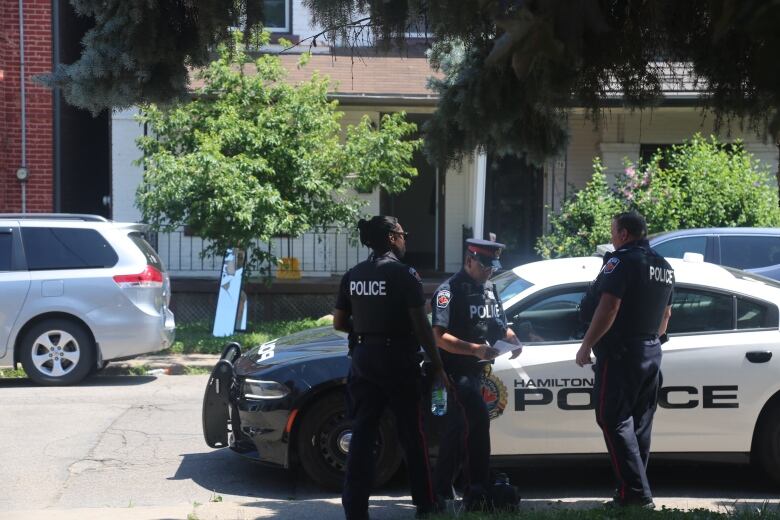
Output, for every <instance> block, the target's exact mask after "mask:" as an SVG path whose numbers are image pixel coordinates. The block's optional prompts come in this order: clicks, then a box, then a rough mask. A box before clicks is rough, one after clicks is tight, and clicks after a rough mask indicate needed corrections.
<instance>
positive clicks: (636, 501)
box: [604, 497, 655, 509]
mask: <svg viewBox="0 0 780 520" xmlns="http://www.w3.org/2000/svg"><path fill="white" fill-rule="evenodd" d="M604 507H605V508H607V509H619V508H623V507H638V508H641V509H655V502H653V499H652V498H646V497H636V498H626V499H623V500H621V499H620V498H618V497H615V498H613V499H612V500H609V501H607V502H604Z"/></svg>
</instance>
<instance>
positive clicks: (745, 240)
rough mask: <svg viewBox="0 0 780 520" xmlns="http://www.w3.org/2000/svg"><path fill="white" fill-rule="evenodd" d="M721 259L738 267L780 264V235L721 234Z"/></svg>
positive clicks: (746, 267) (725, 263)
mask: <svg viewBox="0 0 780 520" xmlns="http://www.w3.org/2000/svg"><path fill="white" fill-rule="evenodd" d="M720 261H721V263H722V264H723V265H728V266H731V267H736V268H737V269H753V268H756V267H766V266H769V265H775V264H780V237H770V236H745V235H743V236H721V237H720Z"/></svg>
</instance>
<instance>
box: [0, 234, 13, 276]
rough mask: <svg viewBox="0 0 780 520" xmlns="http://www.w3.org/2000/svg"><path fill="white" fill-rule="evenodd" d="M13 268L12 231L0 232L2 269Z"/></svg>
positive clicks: (0, 262)
mask: <svg viewBox="0 0 780 520" xmlns="http://www.w3.org/2000/svg"><path fill="white" fill-rule="evenodd" d="M10 270H11V233H0V271H10Z"/></svg>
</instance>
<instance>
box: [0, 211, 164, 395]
mask: <svg viewBox="0 0 780 520" xmlns="http://www.w3.org/2000/svg"><path fill="white" fill-rule="evenodd" d="M145 230H146V229H145V226H144V225H142V224H133V223H120V222H112V221H109V220H106V219H105V218H103V217H99V216H95V215H68V214H25V215H19V214H0V367H3V366H13V367H16V366H17V364H19V363H21V365H22V367H23V368H24V371H25V372H26V373H27V375H28V377H29V378H30V379H32V380H33V381H35V382H36V383H39V384H42V385H67V384H73V383H76V382H78V381H81V380H82V379H83V378H84V377H86V376H87V375H89V374H90V373H94V372H97V371H99V370H101V369H102V368H103V367H105V366H106V364H107V363H108V362H109V361H112V360H123V359H128V358H132V357H135V356H138V355H139V354H145V353H148V352H155V351H158V350H162V349H165V348H168V347H169V346H170V345H171V344H172V343H173V338H174V329H175V326H174V319H173V313H172V312H171V311H170V309H168V305H169V304H170V293H171V291H170V279H169V277H168V274H167V273H166V271H165V268H164V266H163V265H162V262H161V261H160V257H159V256H158V255H157V253H156V252H155V250H154V248H153V247H152V246H151V245H150V244H149V243H148V242H147V241H146V240H145V239H144V232H145Z"/></svg>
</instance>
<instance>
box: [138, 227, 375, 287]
mask: <svg viewBox="0 0 780 520" xmlns="http://www.w3.org/2000/svg"><path fill="white" fill-rule="evenodd" d="M149 239H150V242H151V243H152V245H153V246H154V248H155V249H156V250H157V253H158V254H159V255H160V257H161V258H162V261H163V263H164V265H165V267H166V268H167V270H168V271H169V272H170V273H171V274H172V275H179V276H214V277H216V276H217V275H218V274H219V272H220V269H221V268H222V254H218V255H205V256H204V254H203V252H204V251H205V250H206V249H207V248H208V246H209V242H208V241H206V240H204V239H202V238H200V237H195V236H190V235H188V234H186V233H185V232H184V231H173V232H168V233H150V236H149ZM254 247H257V248H261V249H263V250H265V251H270V252H271V254H273V255H274V256H276V257H277V258H283V257H293V258H297V259H298V263H299V267H300V271H301V274H302V275H303V276H330V275H332V274H342V273H344V272H345V271H346V270H347V269H349V268H350V267H352V266H353V265H355V264H356V263H358V262H360V261H361V260H364V259H365V258H366V256H368V253H369V250H368V249H367V248H366V247H363V246H362V245H360V242H358V241H357V240H356V237H354V236H353V235H352V234H351V233H350V232H349V231H346V230H344V229H340V228H326V229H324V230H323V231H321V232H310V233H305V234H304V235H302V236H300V237H297V238H285V237H279V238H273V239H271V241H270V242H260V241H257V242H255V244H254ZM271 269H272V271H271V272H272V274H273V275H275V274H276V270H277V269H276V265H273V266H271Z"/></svg>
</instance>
